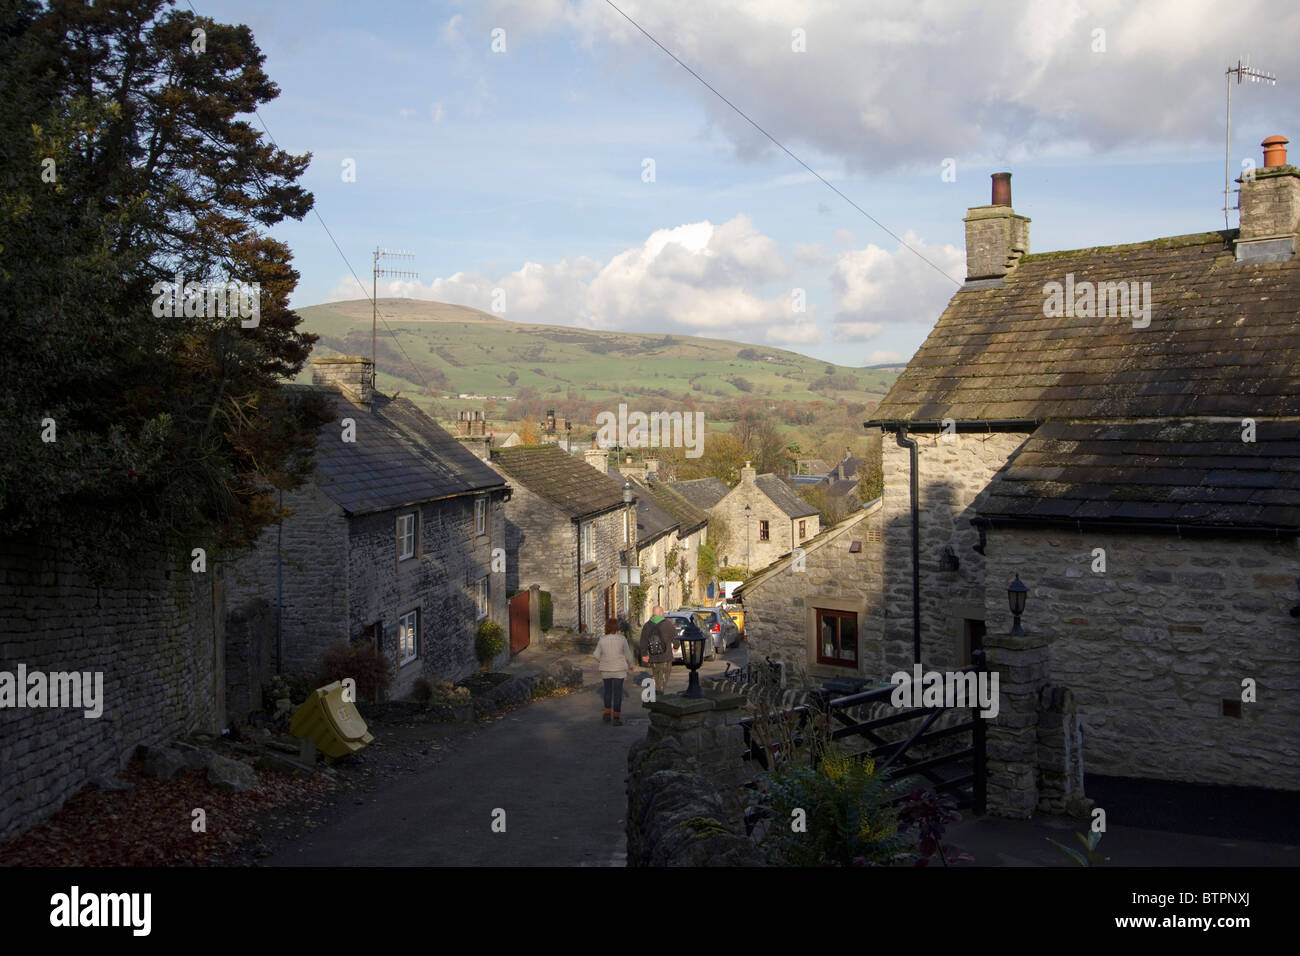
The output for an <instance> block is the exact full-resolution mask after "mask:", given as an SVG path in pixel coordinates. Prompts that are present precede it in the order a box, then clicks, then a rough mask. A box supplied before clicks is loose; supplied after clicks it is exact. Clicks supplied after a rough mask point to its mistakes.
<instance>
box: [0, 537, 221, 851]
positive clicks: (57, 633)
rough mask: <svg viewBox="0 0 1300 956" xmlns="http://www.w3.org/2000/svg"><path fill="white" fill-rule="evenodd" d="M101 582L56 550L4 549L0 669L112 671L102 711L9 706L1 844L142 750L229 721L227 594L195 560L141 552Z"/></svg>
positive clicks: (0, 763) (214, 571)
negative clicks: (89, 713) (125, 572)
mask: <svg viewBox="0 0 1300 956" xmlns="http://www.w3.org/2000/svg"><path fill="white" fill-rule="evenodd" d="M130 561H131V562H132V565H133V566H132V567H131V570H130V571H129V577H128V579H127V581H126V583H122V584H117V585H114V586H108V587H98V586H96V585H95V584H93V583H92V582H91V581H89V580H88V579H87V578H86V577H85V575H83V574H82V573H81V572H80V571H79V570H78V569H77V568H76V567H75V566H73V565H72V564H71V563H70V562H69V561H67V560H66V559H64V558H62V557H60V556H59V554H58V552H57V550H55V549H53V548H41V547H37V546H32V545H27V544H20V543H18V542H14V541H7V542H5V543H4V544H3V546H2V547H0V671H6V672H9V673H11V674H16V673H17V668H18V665H19V664H25V665H26V667H27V670H28V672H29V673H30V672H33V671H43V672H53V671H62V672H69V671H78V672H92V673H93V672H102V673H103V700H102V702H101V703H102V707H103V713H102V715H101V716H100V717H98V718H87V717H85V716H84V713H83V710H82V709H74V708H69V707H64V708H57V709H56V708H48V707H47V708H37V709H29V708H10V707H3V708H0V840H3V839H7V838H9V837H12V836H15V835H17V834H18V833H19V832H20V831H22V830H24V829H26V828H28V827H30V826H32V825H34V824H36V823H39V822H40V821H42V820H44V819H46V818H47V817H49V816H50V815H52V814H53V813H54V812H55V811H57V810H58V809H59V807H61V806H62V805H63V803H64V801H65V800H67V798H68V797H70V796H72V795H73V794H75V793H76V792H77V791H79V790H80V789H81V788H82V787H84V786H85V785H86V784H87V783H88V782H90V781H91V780H92V779H94V778H95V777H97V776H99V775H102V774H113V773H115V772H116V771H117V770H118V769H120V768H121V767H123V766H125V764H126V763H127V761H129V760H130V759H131V756H132V755H133V754H134V753H135V750H136V748H137V747H138V746H139V745H141V744H145V745H152V744H158V743H162V742H164V741H169V740H174V739H176V738H177V737H181V736H184V735H185V734H188V733H190V732H193V731H197V730H203V731H208V732H213V731H216V730H218V729H219V728H220V727H221V726H222V725H223V724H224V723H225V713H224V711H225V678H224V673H223V670H224V660H223V656H224V655H223V653H222V649H223V646H224V623H225V608H224V593H223V582H222V579H221V572H220V570H219V569H218V568H217V567H216V564H215V562H213V561H212V559H211V556H210V555H209V561H208V571H207V572H205V573H202V574H199V573H195V572H193V571H191V570H190V565H189V561H188V559H187V560H186V561H185V562H184V563H177V562H176V561H175V560H169V559H168V558H166V557H157V558H153V559H149V558H148V557H146V556H143V555H132V556H131V557H130Z"/></svg>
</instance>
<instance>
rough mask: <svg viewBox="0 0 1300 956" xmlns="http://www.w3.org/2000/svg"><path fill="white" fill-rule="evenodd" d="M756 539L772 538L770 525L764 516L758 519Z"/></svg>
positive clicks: (768, 539) (769, 539) (765, 539)
mask: <svg viewBox="0 0 1300 956" xmlns="http://www.w3.org/2000/svg"><path fill="white" fill-rule="evenodd" d="M758 540H759V541H771V540H772V526H771V525H770V524H768V522H767V519H766V518H759V519H758Z"/></svg>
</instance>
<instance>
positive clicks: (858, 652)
mask: <svg viewBox="0 0 1300 956" xmlns="http://www.w3.org/2000/svg"><path fill="white" fill-rule="evenodd" d="M823 617H830V618H834V619H836V620H837V621H838V620H839V619H846V618H847V619H851V620H852V621H853V658H852V659H849V658H846V657H843V656H842V654H841V650H842V648H841V644H840V638H841V630H842V626H841V625H840V624H838V623H837V624H836V625H835V656H834V657H826V656H825V655H824V654H823V653H822V618H823ZM813 628H814V634H813V640H814V641H816V652H817V663H818V664H824V665H826V666H829V667H847V668H853V669H854V670H857V669H858V665H859V662H860V660H861V657H862V629H861V628H860V627H859V625H858V612H857V611H842V610H840V609H838V608H833V607H815V608H813Z"/></svg>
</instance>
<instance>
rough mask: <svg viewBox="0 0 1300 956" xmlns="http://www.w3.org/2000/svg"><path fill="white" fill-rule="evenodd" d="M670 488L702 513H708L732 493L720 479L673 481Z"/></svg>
mask: <svg viewBox="0 0 1300 956" xmlns="http://www.w3.org/2000/svg"><path fill="white" fill-rule="evenodd" d="M669 487H671V488H672V489H673V491H675V492H677V493H678V494H679V495H681V496H682V497H683V498H685V499H686V500H687V501H689V502H690V503H691V504H693V505H694V506H695V507H697V508H699V509H700V510H701V511H708V510H709V509H710V508H712V507H713V506H714V505H716V504H717V503H718V502H719V501H721V500H722V499H723V498H725V497H726V496H727V492H729V491H731V489H730V488H728V487H727V484H726V482H724V481H722V480H721V479H720V478H692V479H690V480H689V481H673V482H670V483H669Z"/></svg>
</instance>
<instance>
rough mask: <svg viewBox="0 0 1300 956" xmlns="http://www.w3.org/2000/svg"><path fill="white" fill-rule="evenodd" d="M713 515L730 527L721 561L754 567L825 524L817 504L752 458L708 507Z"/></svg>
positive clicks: (800, 542)
mask: <svg viewBox="0 0 1300 956" xmlns="http://www.w3.org/2000/svg"><path fill="white" fill-rule="evenodd" d="M674 487H676V485H674ZM709 515H710V517H717V518H721V519H722V521H723V522H724V523H725V524H726V526H727V530H728V540H727V541H726V542H724V544H723V545H722V548H721V550H720V553H719V554H718V556H717V561H718V564H719V565H720V566H721V567H740V568H749V569H751V570H755V571H756V570H758V569H759V568H765V567H767V566H768V565H769V564H771V563H772V562H773V561H775V560H776V559H777V558H779V557H780V556H781V555H783V554H786V553H788V552H789V551H792V550H793V549H794V548H796V547H800V546H801V545H803V544H806V543H807V542H808V541H811V540H812V539H813V538H815V537H816V536H817V532H818V531H819V530H820V524H821V518H820V517H819V516H818V512H817V509H816V508H814V507H813V506H812V505H810V504H809V503H808V502H806V501H804V500H803V499H802V498H800V497H799V496H798V495H797V494H796V493H795V492H794V490H793V489H792V488H791V487H790V486H789V485H787V484H786V483H785V482H784V481H782V480H781V478H780V477H778V476H777V475H760V474H758V473H757V471H756V470H755V469H754V468H753V467H752V466H751V465H750V463H749V462H745V467H744V468H742V469H740V483H739V484H738V485H736V487H734V488H732V489H731V490H730V491H728V492H727V493H726V494H725V495H723V497H722V498H721V499H720V500H718V501H717V503H715V504H714V505H713V506H712V507H711V508H710V509H709Z"/></svg>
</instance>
